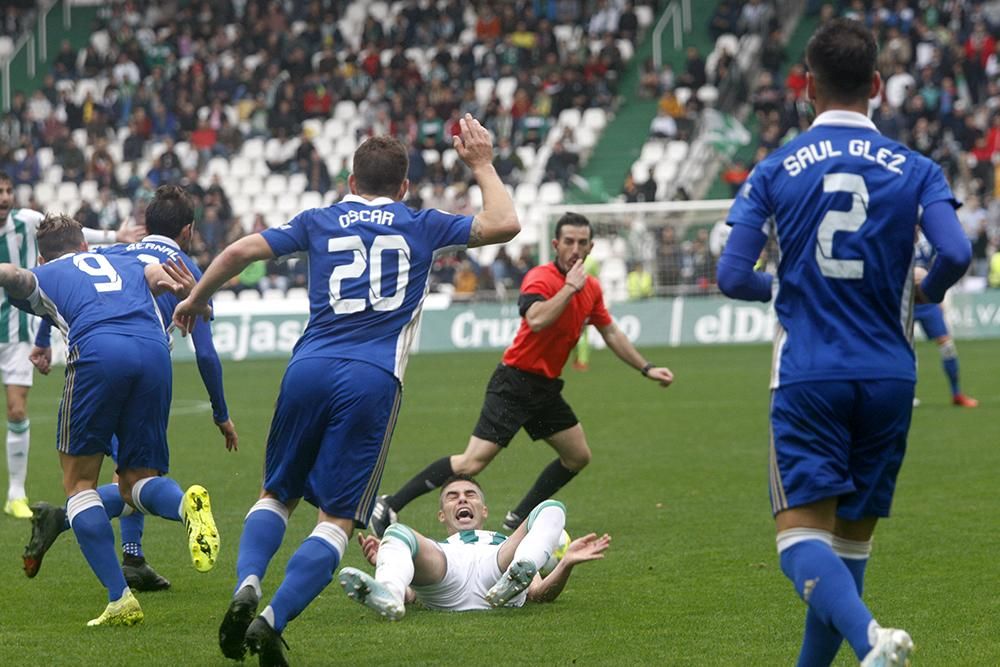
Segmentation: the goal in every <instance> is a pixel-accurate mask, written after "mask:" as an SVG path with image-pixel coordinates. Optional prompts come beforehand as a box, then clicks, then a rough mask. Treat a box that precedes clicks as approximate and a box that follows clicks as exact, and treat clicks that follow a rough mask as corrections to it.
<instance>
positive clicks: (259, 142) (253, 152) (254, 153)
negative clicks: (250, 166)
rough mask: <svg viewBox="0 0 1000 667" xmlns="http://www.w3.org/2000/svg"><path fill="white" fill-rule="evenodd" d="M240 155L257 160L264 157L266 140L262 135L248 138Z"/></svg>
mask: <svg viewBox="0 0 1000 667" xmlns="http://www.w3.org/2000/svg"><path fill="white" fill-rule="evenodd" d="M240 155H241V156H242V157H244V158H246V159H247V160H256V159H258V158H262V157H264V140H263V139H261V138H260V137H254V138H252V139H247V140H246V141H244V142H243V147H242V148H241V149H240Z"/></svg>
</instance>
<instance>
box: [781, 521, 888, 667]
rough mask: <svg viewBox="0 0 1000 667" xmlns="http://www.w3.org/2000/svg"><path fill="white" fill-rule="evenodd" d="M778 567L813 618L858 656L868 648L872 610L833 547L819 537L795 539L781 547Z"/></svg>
mask: <svg viewBox="0 0 1000 667" xmlns="http://www.w3.org/2000/svg"><path fill="white" fill-rule="evenodd" d="M779 542H780V535H779ZM781 570H782V572H784V573H785V576H787V577H788V578H789V579H791V580H792V583H793V584H794V585H795V591H796V592H797V593H798V594H799V596H800V597H801V598H802V599H803V600H805V602H806V603H807V604H808V605H809V608H810V609H811V610H813V611H815V612H816V617H817V620H819V621H820V622H821V623H823V624H824V625H828V626H831V627H832V628H833V629H834V630H836V631H837V632H838V633H839V634H840V635H842V636H843V637H844V638H845V639H846V640H847V642H848V643H849V644H850V645H851V648H853V649H854V652H855V654H856V655H857V656H858V659H859V660H860V659H863V658H864V657H865V656H866V655H867V654H868V652H869V651H870V650H871V644H870V643H869V641H868V627H869V625H870V624H871V622H872V620H873V617H872V613H871V612H870V611H869V610H868V608H867V607H866V606H865V604H864V602H862V601H861V596H860V595H858V590H857V585H856V583H855V581H854V577H853V576H852V574H851V571H850V570H849V569H848V567H847V566H846V565H845V564H844V562H843V561H842V560H841V559H840V558H839V557H838V556H837V554H835V553H834V552H833V548H832V547H830V545H829V544H826V543H825V542H823V541H821V540H819V539H805V540H803V541H801V542H796V543H794V544H792V545H791V546H789V547H787V548H784V549H782V551H781Z"/></svg>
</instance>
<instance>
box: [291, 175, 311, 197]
mask: <svg viewBox="0 0 1000 667" xmlns="http://www.w3.org/2000/svg"><path fill="white" fill-rule="evenodd" d="M308 185H309V179H308V178H307V177H306V175H305V174H290V175H289V176H288V191H289V192H290V193H292V194H295V195H298V194H302V193H303V192H305V191H306V187H307V186H308Z"/></svg>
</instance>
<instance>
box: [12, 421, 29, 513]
mask: <svg viewBox="0 0 1000 667" xmlns="http://www.w3.org/2000/svg"><path fill="white" fill-rule="evenodd" d="M30 435H31V422H29V421H28V420H27V419H25V420H24V421H21V422H7V471H8V474H9V486H8V488H7V500H17V499H18V498H25V497H27V495H28V494H27V492H25V490H24V483H25V481H26V480H27V478H28V445H29V438H30Z"/></svg>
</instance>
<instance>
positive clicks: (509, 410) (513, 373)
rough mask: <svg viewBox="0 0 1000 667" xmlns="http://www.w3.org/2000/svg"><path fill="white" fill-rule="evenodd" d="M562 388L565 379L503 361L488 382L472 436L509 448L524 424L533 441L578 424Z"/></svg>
mask: <svg viewBox="0 0 1000 667" xmlns="http://www.w3.org/2000/svg"><path fill="white" fill-rule="evenodd" d="M562 388H563V381H562V380H558V379H557V380H552V379H550V378H547V377H545V376H544V375H536V374H534V373H526V372H524V371H522V370H518V369H516V368H512V367H510V366H504V365H503V364H500V365H499V366H497V369H496V370H495V371H494V372H493V376H492V377H490V382H489V384H488V385H486V399H485V400H484V401H483V409H482V412H480V413H479V423H477V424H476V428H475V429H473V431H472V435H474V436H476V437H477V438H482V439H483V440H488V441H490V442H495V443H497V444H498V445H500V446H501V447H506V446H507V443H509V442H510V441H511V440H512V439H513V437H514V436H515V435H516V434H517V432H518V431H519V430H520V429H521V427H522V426H523V427H524V430H525V431H527V432H528V435H529V436H531V439H532V440H538V439H540V438H547V437H549V436H550V435H553V434H555V433H558V432H559V431H565V430H566V429H568V428H571V427H573V426H576V425H577V424H578V423H580V422H579V420H578V419H577V418H576V415H575V414H573V408H571V407H569V404H568V403H566V401H564V400H563V397H562Z"/></svg>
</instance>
